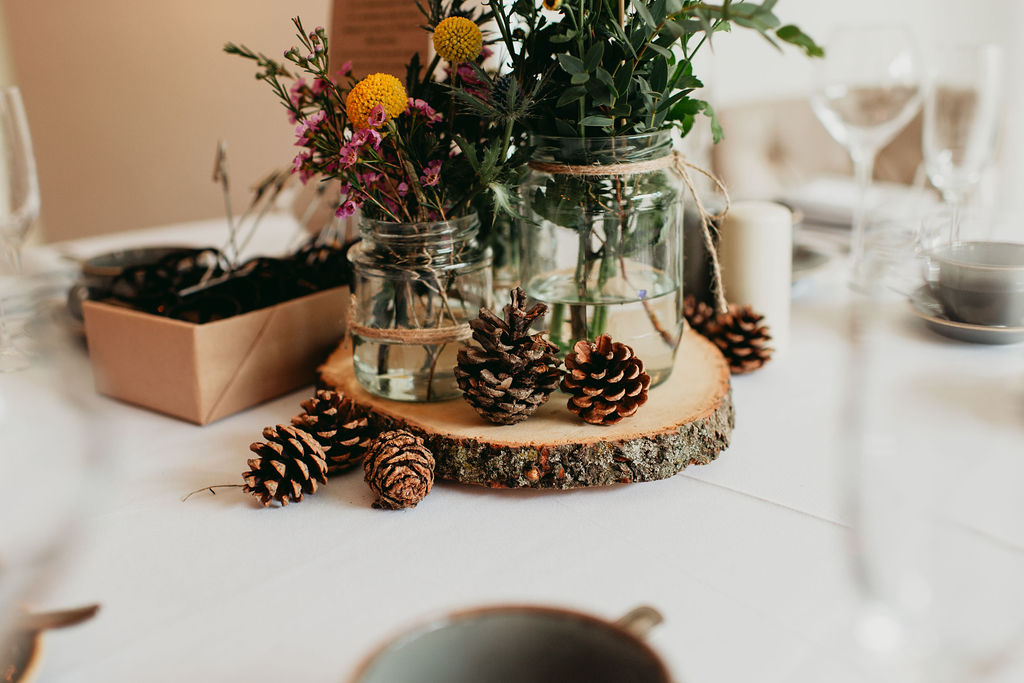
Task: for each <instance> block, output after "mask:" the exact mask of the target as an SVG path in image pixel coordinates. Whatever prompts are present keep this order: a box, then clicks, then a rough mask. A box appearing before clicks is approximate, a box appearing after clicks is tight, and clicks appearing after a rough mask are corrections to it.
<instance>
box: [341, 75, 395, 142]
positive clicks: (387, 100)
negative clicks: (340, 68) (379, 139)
mask: <svg viewBox="0 0 1024 683" xmlns="http://www.w3.org/2000/svg"><path fill="white" fill-rule="evenodd" d="M408 99H409V97H408V95H406V93H405V88H404V87H403V86H402V83H401V82H400V81H399V80H398V79H397V78H395V77H394V76H392V75H391V74H380V73H377V74H370V75H369V76H367V77H366V78H364V79H363V80H361V81H359V82H358V83H356V84H355V85H354V86H353V87H352V90H350V91H349V93H348V97H346V98H345V113H346V114H347V115H348V119H349V121H351V122H352V125H353V127H355V128H356V130H358V129H360V128H370V127H371V126H370V122H369V120H368V119H369V116H370V112H371V111H373V108H374V107H375V106H377V105H381V107H382V108H383V110H384V112H385V114H386V115H387V117H388V118H392V119H393V118H395V117H396V116H398V115H399V114H401V113H402V112H403V111H405V107H406V103H407V101H408Z"/></svg>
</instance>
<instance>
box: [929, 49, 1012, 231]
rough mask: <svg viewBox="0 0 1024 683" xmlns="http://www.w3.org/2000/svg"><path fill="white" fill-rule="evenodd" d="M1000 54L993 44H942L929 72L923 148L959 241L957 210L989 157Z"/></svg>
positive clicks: (934, 181) (958, 211) (934, 183)
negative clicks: (953, 45)
mask: <svg viewBox="0 0 1024 683" xmlns="http://www.w3.org/2000/svg"><path fill="white" fill-rule="evenodd" d="M1001 57H1002V55H1001V52H1000V50H999V47H998V46H996V45H964V46H955V47H950V48H946V49H943V50H941V51H940V52H939V54H937V55H936V57H935V58H934V60H933V62H932V68H931V69H930V71H929V78H928V88H927V94H926V96H925V100H924V128H923V133H922V148H923V151H924V164H925V171H926V172H927V174H928V179H929V180H931V181H932V184H933V185H934V186H935V187H936V188H937V189H938V190H939V192H941V193H942V198H943V200H944V201H945V202H946V204H948V205H949V207H950V209H951V213H952V216H953V220H952V222H951V226H952V232H951V234H950V235H949V240H950V242H958V241H959V230H960V220H959V218H960V210H961V208H962V207H963V205H964V203H965V202H966V200H967V198H968V196H969V194H970V192H971V191H972V190H973V189H974V188H975V186H977V184H978V182H979V181H980V180H981V177H982V174H983V173H984V171H985V169H986V168H987V167H988V165H989V163H990V162H991V160H992V155H993V148H994V145H995V137H996V125H997V122H998V118H999V116H998V114H999V102H1000V70H1001V66H1002V59H1001Z"/></svg>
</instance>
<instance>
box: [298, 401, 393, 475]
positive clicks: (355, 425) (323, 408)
mask: <svg viewBox="0 0 1024 683" xmlns="http://www.w3.org/2000/svg"><path fill="white" fill-rule="evenodd" d="M302 409H303V411H305V412H303V414H302V415H296V416H295V417H293V418H292V424H293V425H295V426H296V427H299V428H300V429H303V430H305V431H307V432H309V433H310V434H312V435H313V438H315V439H316V440H317V442H318V443H319V444H320V446H321V447H323V449H324V453H325V454H326V455H325V457H326V459H327V475H328V476H333V475H335V474H340V473H342V472H347V471H348V470H350V469H352V468H353V467H355V466H356V465H358V464H359V463H360V462H362V459H363V455H364V454H365V453H366V449H367V448H369V446H370V441H371V440H372V439H373V430H372V429H371V428H370V424H369V420H368V419H367V417H366V411H364V410H361V409H360V408H358V407H357V406H356V405H355V404H354V403H353V402H352V401H351V400H350V399H348V398H346V397H344V396H342V395H341V394H339V393H338V392H337V391H333V390H324V389H319V390H317V392H316V394H314V395H313V397H312V398H309V399H306V400H305V401H303V402H302Z"/></svg>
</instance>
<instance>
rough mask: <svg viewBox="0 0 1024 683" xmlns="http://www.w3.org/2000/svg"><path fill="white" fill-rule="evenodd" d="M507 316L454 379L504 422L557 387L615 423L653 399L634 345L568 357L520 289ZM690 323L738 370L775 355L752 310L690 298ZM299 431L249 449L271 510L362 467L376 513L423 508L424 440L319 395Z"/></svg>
mask: <svg viewBox="0 0 1024 683" xmlns="http://www.w3.org/2000/svg"><path fill="white" fill-rule="evenodd" d="M510 298H511V301H510V302H509V304H508V305H507V306H505V309H504V318H499V317H498V316H497V315H495V314H494V313H492V312H491V311H489V310H487V309H481V310H480V316H479V317H478V318H477V319H476V320H473V321H472V322H470V326H471V327H472V328H473V340H474V341H475V342H476V345H472V344H469V345H466V346H464V347H463V348H462V349H460V350H459V355H458V366H457V367H456V368H455V376H456V380H457V381H458V384H459V388H461V389H462V392H463V396H464V397H465V399H466V401H468V402H469V404H470V405H471V406H472V407H473V408H474V409H475V410H476V412H477V413H479V414H480V416H481V417H483V418H484V419H486V420H488V421H490V422H493V423H495V424H503V425H511V424H516V423H518V422H522V421H523V420H525V419H527V418H528V417H530V415H532V414H533V413H534V412H535V411H536V410H537V409H538V408H539V407H540V406H542V405H543V404H544V403H546V402H547V400H548V399H549V398H550V396H551V394H552V393H553V392H554V391H555V389H558V388H561V389H562V391H564V392H565V393H567V394H569V401H568V408H569V410H570V411H572V412H573V413H575V414H576V415H578V416H579V417H580V418H581V419H582V420H584V421H586V422H589V423H592V424H598V425H610V424H615V423H617V422H619V421H620V420H623V419H624V418H627V417H630V416H632V415H634V414H635V413H636V411H637V410H638V409H639V408H640V406H642V405H643V404H644V403H645V402H646V401H647V393H648V389H649V387H650V384H651V378H650V377H649V376H648V375H647V373H646V372H644V363H643V361H642V360H640V359H639V358H637V357H636V354H635V353H634V352H633V349H632V348H630V347H629V346H627V345H626V344H621V343H619V342H615V341H612V339H611V338H610V337H609V336H608V335H601V336H600V337H598V338H597V339H596V340H595V341H593V342H589V341H579V342H576V345H575V346H574V347H573V350H572V352H571V353H569V354H568V355H567V356H566V357H565V370H564V371H563V370H562V369H561V364H562V362H561V361H560V360H559V358H558V354H557V351H558V349H557V348H556V347H555V346H554V344H552V343H550V342H549V341H547V340H546V339H545V338H544V334H543V333H542V332H537V333H534V334H531V333H530V326H531V324H532V323H533V322H534V321H535V320H536V319H537V318H539V317H540V316H542V315H544V313H545V312H546V311H547V306H545V305H544V304H542V303H537V304H534V305H533V306H531V307H530V308H526V294H525V293H524V292H523V290H522V289H520V288H518V287H517V288H515V289H514V290H512V292H511V294H510ZM685 315H686V319H687V321H688V322H689V324H690V327H691V328H693V329H694V330H695V331H697V332H698V333H700V334H702V335H704V336H705V337H707V338H708V339H710V340H711V342H712V343H714V344H715V345H716V346H717V347H718V348H719V350H721V351H722V353H723V355H724V356H725V358H726V360H727V361H728V362H729V366H730V369H731V371H732V372H733V373H735V374H739V373H745V372H750V371H752V370H756V369H757V368H760V367H761V366H762V365H764V363H765V362H767V361H768V360H769V359H770V358H771V353H772V349H771V348H769V347H768V346H767V342H768V341H769V340H770V339H771V336H770V335H769V334H768V330H767V328H766V326H765V325H764V324H763V317H762V316H759V315H757V314H756V313H754V312H753V311H752V310H750V308H749V307H744V308H740V307H737V306H730V307H729V310H728V311H727V312H725V313H717V312H716V311H714V309H712V308H711V307H710V306H708V305H706V304H703V303H698V302H696V301H695V300H694V299H693V298H692V297H688V298H687V300H686V302H685ZM302 409H303V412H302V414H301V415H297V416H296V417H294V418H292V421H291V424H290V425H277V426H276V427H267V428H266V429H264V430H263V439H264V440H263V441H260V442H257V443H254V444H252V445H251V446H250V450H252V452H253V453H254V454H255V455H256V457H254V458H250V459H249V471H247V472H245V473H244V474H243V475H242V476H243V478H244V480H245V485H244V487H243V488H244V490H245V491H247V492H249V493H252V494H253V495H254V496H256V498H258V499H259V501H260V502H261V503H262V504H263V505H265V506H270V505H272V504H274V503H277V504H280V505H282V506H283V505H288V503H289V502H298V501H301V500H302V499H303V497H304V495H305V494H312V493H316V490H317V487H318V486H320V485H323V484H326V483H327V478H328V477H330V476H333V475H336V474H341V473H344V472H348V471H349V470H352V469H354V468H356V467H358V466H359V464H360V463H362V466H363V471H364V476H365V478H366V481H367V483H368V484H369V485H370V488H371V489H373V491H374V493H376V495H377V502H376V503H374V506H375V507H381V508H387V509H399V508H407V507H414V506H415V505H416V504H417V503H419V502H420V501H421V500H423V498H424V497H425V496H426V495H427V494H428V493H429V492H430V489H431V487H432V486H433V484H434V457H433V455H432V454H431V452H430V450H429V449H427V447H426V446H425V445H424V443H423V439H422V438H420V437H419V436H416V435H415V434H413V433H411V432H408V431H405V430H394V431H386V432H383V433H381V434H376V431H377V430H376V429H375V427H374V426H373V425H371V424H370V421H369V417H368V415H367V413H366V412H365V411H363V410H361V409H360V408H359V407H358V406H356V405H355V404H354V403H353V402H352V401H351V400H350V399H348V398H347V397H344V396H342V395H341V394H340V393H338V392H336V391H331V390H319V391H317V392H316V394H315V395H314V396H313V397H312V398H310V399H308V400H306V401H303V402H302Z"/></svg>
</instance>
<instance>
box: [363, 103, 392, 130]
mask: <svg viewBox="0 0 1024 683" xmlns="http://www.w3.org/2000/svg"><path fill="white" fill-rule="evenodd" d="M387 119H388V115H387V113H386V112H385V111H384V105H383V104H375V105H373V109H371V110H370V114H369V116H367V117H366V123H367V125H368V126H370V128H380V127H381V126H383V125H384V122H385V121H387Z"/></svg>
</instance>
